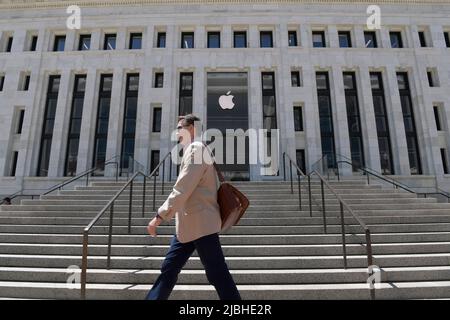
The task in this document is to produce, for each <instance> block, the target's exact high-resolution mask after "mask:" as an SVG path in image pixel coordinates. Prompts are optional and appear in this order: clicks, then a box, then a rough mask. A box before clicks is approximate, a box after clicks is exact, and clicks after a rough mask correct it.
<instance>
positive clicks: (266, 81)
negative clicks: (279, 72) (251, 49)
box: [262, 74, 273, 90]
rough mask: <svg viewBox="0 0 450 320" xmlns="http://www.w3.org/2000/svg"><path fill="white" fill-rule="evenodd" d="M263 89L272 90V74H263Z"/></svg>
mask: <svg viewBox="0 0 450 320" xmlns="http://www.w3.org/2000/svg"><path fill="white" fill-rule="evenodd" d="M262 78H263V90H273V75H272V74H263V75H262Z"/></svg>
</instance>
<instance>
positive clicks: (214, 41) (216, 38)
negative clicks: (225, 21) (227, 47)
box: [208, 32, 220, 48]
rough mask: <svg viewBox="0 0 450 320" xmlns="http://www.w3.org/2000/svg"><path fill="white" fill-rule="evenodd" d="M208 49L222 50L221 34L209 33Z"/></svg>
mask: <svg viewBox="0 0 450 320" xmlns="http://www.w3.org/2000/svg"><path fill="white" fill-rule="evenodd" d="M208 48H220V32H208Z"/></svg>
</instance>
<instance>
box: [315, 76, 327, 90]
mask: <svg viewBox="0 0 450 320" xmlns="http://www.w3.org/2000/svg"><path fill="white" fill-rule="evenodd" d="M327 80H328V77H327V75H326V74H321V73H319V74H316V83H317V89H324V90H326V89H328V81H327Z"/></svg>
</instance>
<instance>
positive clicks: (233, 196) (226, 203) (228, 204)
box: [210, 153, 250, 232]
mask: <svg viewBox="0 0 450 320" xmlns="http://www.w3.org/2000/svg"><path fill="white" fill-rule="evenodd" d="M210 154H211V157H213V155H212V153H210ZM213 161H214V163H213V164H214V168H215V169H216V172H217V175H218V177H219V181H220V187H219V190H217V202H218V203H219V207H220V217H221V218H222V229H221V231H222V232H223V231H227V230H228V229H230V228H231V227H232V226H234V225H236V224H237V223H238V222H239V220H240V219H241V218H242V216H243V215H244V213H245V210H247V208H248V206H249V205H250V201H249V200H248V199H247V197H246V196H245V195H244V194H243V193H242V192H240V191H239V190H238V189H236V187H234V186H232V185H231V184H230V183H228V182H225V178H224V177H223V174H222V172H221V171H220V169H219V167H218V166H217V164H216V161H215V160H214V157H213Z"/></svg>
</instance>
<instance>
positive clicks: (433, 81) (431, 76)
mask: <svg viewBox="0 0 450 320" xmlns="http://www.w3.org/2000/svg"><path fill="white" fill-rule="evenodd" d="M427 78H428V85H429V86H430V87H439V83H438V81H437V71H436V69H435V68H432V69H428V70H427Z"/></svg>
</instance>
